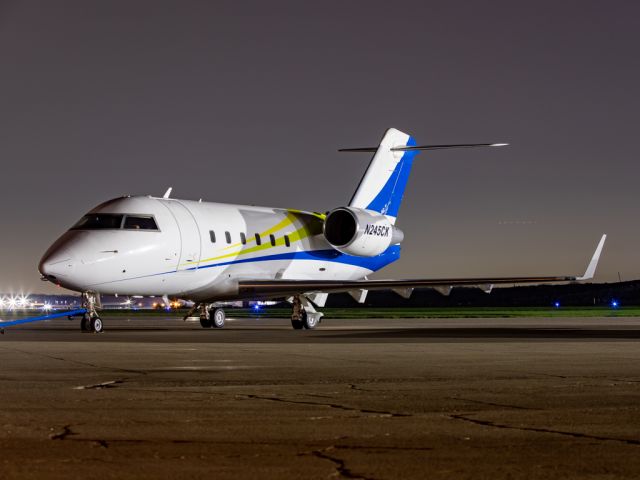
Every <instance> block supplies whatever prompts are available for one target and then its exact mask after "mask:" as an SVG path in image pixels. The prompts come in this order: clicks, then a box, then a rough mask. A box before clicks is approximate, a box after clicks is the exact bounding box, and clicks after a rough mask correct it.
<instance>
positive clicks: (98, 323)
mask: <svg viewBox="0 0 640 480" xmlns="http://www.w3.org/2000/svg"><path fill="white" fill-rule="evenodd" d="M90 325H91V331H92V332H96V333H102V332H103V331H104V324H103V323H102V319H101V318H100V317H93V318H92V319H91V322H90Z"/></svg>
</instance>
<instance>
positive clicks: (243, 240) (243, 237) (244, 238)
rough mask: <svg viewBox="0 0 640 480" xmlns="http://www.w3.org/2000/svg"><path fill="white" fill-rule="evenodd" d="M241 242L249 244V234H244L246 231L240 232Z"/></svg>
mask: <svg viewBox="0 0 640 480" xmlns="http://www.w3.org/2000/svg"><path fill="white" fill-rule="evenodd" d="M240 242H242V244H243V245H246V244H247V236H246V235H245V234H244V232H240Z"/></svg>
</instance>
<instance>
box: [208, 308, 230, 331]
mask: <svg viewBox="0 0 640 480" xmlns="http://www.w3.org/2000/svg"><path fill="white" fill-rule="evenodd" d="M226 318H227V316H226V314H225V313H224V310H223V309H222V308H216V309H215V310H214V311H213V315H212V322H211V323H212V326H213V328H222V327H224V321H225V320H226Z"/></svg>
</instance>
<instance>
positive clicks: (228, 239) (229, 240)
mask: <svg viewBox="0 0 640 480" xmlns="http://www.w3.org/2000/svg"><path fill="white" fill-rule="evenodd" d="M224 238H225V239H226V240H227V243H231V234H230V233H229V232H224Z"/></svg>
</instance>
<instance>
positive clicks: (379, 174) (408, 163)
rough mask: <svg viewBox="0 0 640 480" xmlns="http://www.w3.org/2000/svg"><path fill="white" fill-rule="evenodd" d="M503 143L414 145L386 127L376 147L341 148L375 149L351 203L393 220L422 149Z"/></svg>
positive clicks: (413, 142) (403, 134)
mask: <svg viewBox="0 0 640 480" xmlns="http://www.w3.org/2000/svg"><path fill="white" fill-rule="evenodd" d="M504 145H508V144H506V143H465V144H450V145H416V142H415V140H414V139H413V138H412V137H411V136H410V135H408V134H406V133H404V132H401V131H400V130H397V129H395V128H390V129H388V130H387V131H386V132H385V134H384V136H383V137H382V141H381V142H380V145H379V146H378V147H364V148H345V149H341V150H340V151H341V152H375V153H374V155H373V158H372V159H371V162H370V163H369V167H368V168H367V171H366V172H365V174H364V176H363V177H362V180H360V185H358V188H357V189H356V192H355V193H354V194H353V197H352V198H351V202H350V203H349V206H350V207H354V208H364V209H367V210H371V211H374V212H378V213H381V214H383V215H386V216H387V217H388V218H389V221H390V222H391V223H395V221H396V218H397V217H398V211H399V210H400V205H401V204H402V199H403V197H404V191H405V189H406V187H407V182H408V181H409V175H410V174H411V167H412V166H413V159H414V157H415V156H416V154H417V153H418V152H419V151H421V150H442V149H449V148H471V147H501V146H504Z"/></svg>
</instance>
